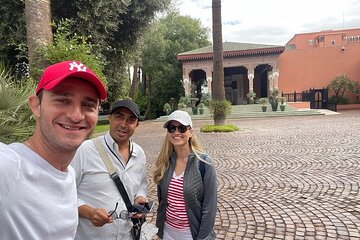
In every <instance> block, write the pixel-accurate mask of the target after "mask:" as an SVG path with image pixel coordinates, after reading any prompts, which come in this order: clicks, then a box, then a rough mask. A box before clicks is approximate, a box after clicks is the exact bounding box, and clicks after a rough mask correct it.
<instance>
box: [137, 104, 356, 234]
mask: <svg viewBox="0 0 360 240" xmlns="http://www.w3.org/2000/svg"><path fill="white" fill-rule="evenodd" d="M227 122H228V123H232V124H235V125H237V126H239V127H240V128H241V129H242V130H241V131H239V132H236V133H200V132H199V128H200V127H201V126H202V125H205V124H213V121H209V120H201V121H200V120H196V121H194V127H195V131H196V133H197V135H198V137H199V139H200V140H201V142H202V143H203V145H204V147H205V148H206V150H207V152H208V153H209V154H210V155H211V156H212V157H213V158H214V160H215V161H216V169H217V175H218V213H217V217H216V222H215V231H216V234H217V239H360V195H359V185H360V135H359V133H360V110H353V111H344V112H342V113H341V114H339V115H331V116H328V115H321V116H295V117H294V116H293V117H272V118H256V119H249V118H248V119H231V120H228V121H227ZM164 135H165V130H164V129H163V128H162V123H161V122H155V121H144V122H141V125H140V126H139V128H138V129H137V132H136V134H135V136H134V140H135V141H136V142H137V143H139V144H140V145H142V146H143V148H144V150H145V153H146V154H147V158H148V170H149V183H150V185H149V196H150V198H153V199H156V188H155V185H154V183H153V181H152V179H151V175H152V174H151V172H152V170H153V165H154V162H155V159H156V156H157V154H158V152H159V149H160V146H161V144H162V141H163V137H164ZM148 220H149V221H152V222H154V220H155V214H150V215H149V216H148Z"/></svg>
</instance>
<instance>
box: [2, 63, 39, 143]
mask: <svg viewBox="0 0 360 240" xmlns="http://www.w3.org/2000/svg"><path fill="white" fill-rule="evenodd" d="M34 92H35V83H34V81H32V80H31V79H26V80H25V79H24V81H21V82H20V83H18V82H16V80H15V79H14V78H13V77H12V76H11V74H10V70H7V69H6V67H5V65H4V64H0V142H4V143H11V142H15V141H19V142H21V141H24V140H25V139H27V138H28V137H29V136H30V135H31V134H32V132H33V129H34V126H35V120H34V118H33V117H32V113H31V111H30V109H29V108H28V106H27V99H28V97H29V95H31V94H33V93H34Z"/></svg>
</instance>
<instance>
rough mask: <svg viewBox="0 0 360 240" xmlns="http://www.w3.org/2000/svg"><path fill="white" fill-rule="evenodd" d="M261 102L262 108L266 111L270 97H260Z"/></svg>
mask: <svg viewBox="0 0 360 240" xmlns="http://www.w3.org/2000/svg"><path fill="white" fill-rule="evenodd" d="M259 104H260V105H261V109H262V111H263V112H266V110H267V104H268V99H267V98H260V99H259Z"/></svg>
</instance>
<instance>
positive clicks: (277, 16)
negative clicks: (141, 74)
mask: <svg viewBox="0 0 360 240" xmlns="http://www.w3.org/2000/svg"><path fill="white" fill-rule="evenodd" d="M176 1H177V8H178V9H179V10H180V14H181V15H189V16H191V17H192V18H198V19H200V20H201V22H202V24H203V26H204V27H208V28H209V29H210V31H211V28H212V8H211V7H212V1H211V0H176ZM221 4H222V6H221V7H222V22H223V29H222V30H223V41H224V42H225V41H227V42H244V43H258V44H275V45H285V44H286V43H287V42H288V41H289V40H290V39H291V38H292V37H293V36H294V35H295V34H297V33H307V32H317V31H322V30H331V29H332V30H339V29H348V28H360V0H298V1H293V0H222V1H221ZM210 34H211V33H210ZM209 38H210V41H212V35H210V36H209Z"/></svg>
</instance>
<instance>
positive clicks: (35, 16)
mask: <svg viewBox="0 0 360 240" xmlns="http://www.w3.org/2000/svg"><path fill="white" fill-rule="evenodd" d="M25 15H26V37H27V45H28V54H29V65H30V76H32V77H33V78H34V79H35V80H37V79H39V77H40V74H39V72H38V71H36V69H43V68H45V67H46V66H47V65H48V63H47V62H46V61H45V60H44V58H43V57H42V56H41V55H40V54H39V53H38V52H37V49H38V48H41V47H44V46H46V45H47V44H50V43H52V42H53V34H52V29H51V8H50V0H25Z"/></svg>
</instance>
